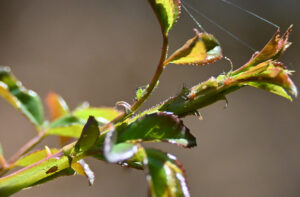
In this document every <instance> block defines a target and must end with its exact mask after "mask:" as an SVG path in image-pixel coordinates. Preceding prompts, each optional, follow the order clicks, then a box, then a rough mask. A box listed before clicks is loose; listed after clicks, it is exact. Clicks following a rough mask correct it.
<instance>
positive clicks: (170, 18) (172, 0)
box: [149, 0, 181, 35]
mask: <svg viewBox="0 0 300 197" xmlns="http://www.w3.org/2000/svg"><path fill="white" fill-rule="evenodd" d="M149 3H150V5H151V6H152V9H153V10H154V12H155V14H156V16H157V18H158V20H159V23H160V26H161V29H162V31H163V33H164V34H165V35H167V34H168V33H169V31H170V30H171V29H172V27H173V26H174V24H175V23H176V22H177V20H178V18H179V16H180V9H181V2H180V0H149Z"/></svg>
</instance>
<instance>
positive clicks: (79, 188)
mask: <svg viewBox="0 0 300 197" xmlns="http://www.w3.org/2000/svg"><path fill="white" fill-rule="evenodd" d="M185 2H186V3H189V4H190V5H192V7H193V8H195V9H197V10H199V11H201V12H203V13H205V14H206V15H207V16H209V17H210V18H211V19H213V20H215V21H216V22H217V23H219V24H220V25H222V26H224V27H225V28H226V29H228V30H230V31H231V32H232V33H233V34H235V35H238V37H239V38H240V39H241V40H243V41H245V42H247V43H248V45H250V46H251V47H252V48H254V49H256V50H259V49H261V48H262V47H263V46H264V45H265V43H266V42H267V41H268V40H269V39H270V38H271V36H272V35H273V34H274V33H275V31H276V28H275V27H273V26H272V25H269V24H267V23H265V22H263V21H262V20H259V19H257V18H255V17H253V16H250V15H248V14H247V13H245V12H242V11H241V10H239V9H236V8H234V7H232V6H228V5H227V4H224V3H223V2H222V1H220V0H210V1H207V0H185ZM232 2H234V3H236V4H238V5H240V6H242V7H244V8H246V9H248V10H250V11H253V12H255V13H256V14H258V15H260V16H262V17H264V18H266V19H269V20H271V21H272V22H274V23H276V24H277V25H279V26H280V27H281V30H282V31H285V29H286V28H287V27H288V26H289V25H290V24H292V23H293V24H294V30H293V32H292V34H291V37H290V40H291V41H292V42H293V43H294V44H293V45H292V47H291V48H290V49H289V50H288V51H287V52H286V54H285V55H284V56H283V57H282V58H281V61H283V62H284V63H285V64H286V65H287V66H288V67H289V68H290V69H292V70H296V71H297V72H296V73H295V74H294V76H293V77H292V78H293V80H294V81H295V83H296V85H297V86H298V87H300V79H299V73H300V69H299V66H298V64H299V62H300V56H299V51H300V36H299V35H300V33H299V32H300V17H299V8H300V3H299V1H297V0H285V1H280V0H265V1H260V0H252V1H246V0H244V1H242V0H232ZM192 13H193V14H194V15H195V17H196V19H197V20H198V21H199V22H200V23H201V24H202V25H203V27H204V28H205V29H206V31H208V32H210V33H213V34H214V35H215V36H216V37H217V38H218V39H219V41H220V42H221V44H222V47H223V50H224V54H225V56H227V57H230V58H231V60H232V62H233V64H234V67H235V68H238V67H239V66H241V65H242V64H243V63H245V62H246V61H247V60H248V59H249V58H250V57H251V55H252V53H253V52H252V51H251V50H250V49H249V48H247V47H245V46H244V45H242V44H241V43H240V42H238V41H236V40H235V39H233V38H232V37H230V36H229V35H228V34H226V33H225V32H224V31H221V30H220V29H218V28H217V27H216V26H215V25H213V24H211V23H209V22H208V21H207V20H205V19H204V18H202V17H201V16H199V15H197V14H196V13H195V12H192ZM196 27H197V26H196V25H195V23H194V22H193V20H192V19H191V18H190V17H189V16H188V15H187V14H186V12H184V11H183V13H182V16H181V19H180V20H179V22H178V23H177V24H176V26H175V28H174V29H173V30H172V32H171V35H170V39H171V41H170V45H171V46H170V47H171V48H170V52H172V51H174V50H175V49H177V48H178V47H179V46H181V45H182V44H183V43H184V42H185V41H186V40H187V39H189V38H191V37H193V36H194V32H193V28H196ZM160 47H161V35H160V29H159V25H158V23H157V21H156V20H155V17H154V15H153V13H152V10H151V9H150V7H149V6H148V4H147V1H146V0H143V1H141V0H131V1H121V0H115V1H104V0H86V1H83V0H51V1H50V0H27V1H16V0H0V64H1V65H9V66H11V67H12V70H13V72H14V74H15V75H16V76H17V77H18V78H19V79H20V80H21V81H22V82H23V84H24V85H25V86H26V87H27V88H30V89H33V90H35V91H36V92H38V93H39V94H40V96H41V98H42V99H43V100H44V99H45V97H46V96H47V94H48V93H49V92H50V91H54V92H57V93H59V94H61V95H62V96H63V97H64V98H65V100H66V101H67V102H68V104H69V106H70V107H71V108H74V107H76V106H77V105H79V104H80V103H81V102H82V101H89V102H90V103H91V105H93V106H114V104H115V103H116V102H117V101H121V100H122V101H127V102H129V103H132V101H133V98H134V95H135V90H136V89H137V88H138V87H139V86H143V85H146V84H147V83H148V82H149V80H150V79H151V77H152V74H153V73H154V71H155V68H156V65H157V62H158V59H159V56H160ZM229 69H230V64H229V63H228V62H227V61H225V60H221V61H219V62H218V63H215V64H212V65H208V66H205V67H194V66H190V67H189V66H176V65H169V66H168V67H167V69H166V70H165V72H164V73H163V76H162V77H161V80H160V86H159V87H158V88H157V90H156V91H155V93H154V94H153V96H152V97H151V98H150V99H149V101H148V102H147V103H146V104H145V106H144V109H145V108H147V107H150V106H152V105H154V104H157V103H159V102H160V101H162V100H164V99H166V98H168V97H170V96H172V95H174V94H177V93H178V92H179V91H180V89H181V88H182V86H183V85H185V86H187V87H191V86H192V85H195V84H197V83H199V82H201V81H204V80H206V79H208V78H209V77H210V76H212V75H214V76H216V75H217V74H219V73H222V72H224V71H229ZM228 100H229V105H228V107H227V109H224V106H225V103H224V102H219V103H216V104H214V105H212V106H209V107H207V108H205V109H202V110H201V111H200V112H201V114H202V115H203V118H204V120H202V121H200V120H199V119H198V118H196V117H188V118H185V119H184V121H185V124H186V125H187V126H188V127H189V128H190V130H191V132H192V133H193V134H194V135H195V136H196V137H197V142H198V146H197V147H196V148H193V149H190V150H189V149H181V148H179V147H176V146H174V145H166V144H163V145H161V144H159V147H161V148H162V149H163V150H165V151H169V152H171V153H173V154H175V155H176V156H177V157H178V159H179V160H180V161H181V162H182V163H183V164H184V166H185V169H186V171H187V176H188V182H189V186H190V190H191V194H192V196H197V197H198V196H199V197H201V196H205V197H253V196H256V197H283V196H284V197H286V196H287V197H299V196H300V131H299V128H300V120H299V117H300V101H299V99H295V101H294V102H292V103H291V102H289V101H288V100H286V99H284V98H281V97H279V96H276V95H272V94H270V93H267V92H265V91H262V90H258V89H254V88H243V89H241V90H239V91H238V92H235V93H233V94H231V95H229V96H228ZM45 113H48V111H47V110H45ZM34 135H35V132H34V129H33V127H32V125H31V124H30V123H29V122H28V121H27V120H26V119H25V118H24V117H23V116H22V115H20V114H19V113H18V112H17V111H15V110H14V109H13V108H12V107H11V106H9V105H8V104H7V103H6V102H5V101H3V100H2V99H0V141H1V143H2V145H3V148H4V152H5V155H6V156H7V157H8V156H10V155H12V154H13V153H14V152H16V151H17V150H18V148H20V147H21V146H22V145H23V144H24V143H25V142H27V141H28V140H30V139H31V138H32V137H33V136H34ZM45 144H48V145H50V147H54V146H58V142H57V138H56V137H50V138H49V139H47V140H45V141H44V142H43V143H42V145H40V147H43V145H45ZM151 146H153V145H151ZM87 161H88V162H89V164H90V167H91V168H92V169H93V170H94V172H95V174H96V181H95V185H94V186H93V187H89V186H88V182H87V180H85V178H84V177H80V176H75V177H65V178H60V179H57V180H55V181H52V182H49V183H47V184H44V185H41V186H39V187H35V188H32V189H29V190H25V191H21V192H19V193H17V194H15V195H14V196H15V197H29V196H30V197H31V196H43V197H50V196H57V197H60V196H64V197H79V196H89V197H93V196H95V197H96V196H111V197H118V196H124V197H125V196H126V197H127V196H128V197H141V196H147V183H146V180H145V174H144V172H142V171H137V170H130V169H123V168H121V167H119V166H115V165H109V164H106V163H104V162H101V161H97V160H93V159H88V160H87Z"/></svg>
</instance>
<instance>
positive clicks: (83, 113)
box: [72, 106, 120, 124]
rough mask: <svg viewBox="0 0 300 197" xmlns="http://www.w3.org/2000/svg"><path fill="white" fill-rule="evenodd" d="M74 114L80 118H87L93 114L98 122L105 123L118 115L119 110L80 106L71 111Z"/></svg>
mask: <svg viewBox="0 0 300 197" xmlns="http://www.w3.org/2000/svg"><path fill="white" fill-rule="evenodd" d="M72 114H73V115H74V116H76V117H77V118H79V119H81V120H85V121H86V120H87V119H88V118H89V116H94V117H95V118H96V120H97V121H98V122H99V123H102V124H107V123H108V122H110V121H111V120H113V119H114V118H116V117H117V116H118V115H120V112H119V111H117V110H116V109H114V108H110V107H98V108H97V107H88V106H87V107H80V108H78V109H76V110H74V111H73V113H72Z"/></svg>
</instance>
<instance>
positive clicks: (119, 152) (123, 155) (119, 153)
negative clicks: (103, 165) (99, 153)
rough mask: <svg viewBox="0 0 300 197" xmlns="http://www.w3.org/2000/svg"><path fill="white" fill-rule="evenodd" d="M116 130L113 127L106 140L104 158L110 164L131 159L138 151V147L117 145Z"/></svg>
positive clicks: (126, 144) (125, 144) (129, 144)
mask: <svg viewBox="0 0 300 197" xmlns="http://www.w3.org/2000/svg"><path fill="white" fill-rule="evenodd" d="M116 140H117V136H116V130H115V128H114V127H113V126H111V128H110V131H109V132H108V133H107V134H106V136H105V140H104V149H103V153H104V157H105V159H106V161H108V162H110V163H118V162H122V161H124V160H127V159H129V158H131V157H132V156H133V155H134V154H135V153H136V152H137V151H138V146H137V145H134V144H131V143H126V142H125V143H118V144H117V143H116Z"/></svg>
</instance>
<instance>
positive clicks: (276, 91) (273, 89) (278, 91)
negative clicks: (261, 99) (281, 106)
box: [247, 82, 293, 101]
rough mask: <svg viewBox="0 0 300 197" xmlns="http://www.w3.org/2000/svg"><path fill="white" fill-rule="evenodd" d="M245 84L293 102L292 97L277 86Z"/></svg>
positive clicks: (255, 83)
mask: <svg viewBox="0 0 300 197" xmlns="http://www.w3.org/2000/svg"><path fill="white" fill-rule="evenodd" d="M247 84H248V85H249V86H252V87H255V88H260V89H263V90H266V91H268V92H271V93H273V94H278V95H279V96H282V97H284V98H286V99H288V100H290V101H293V99H292V97H291V96H290V95H289V94H288V93H287V92H286V91H285V90H284V88H282V87H280V86H279V85H274V84H271V83H262V82H248V83H247Z"/></svg>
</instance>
